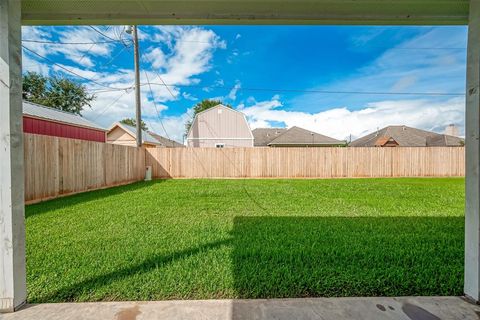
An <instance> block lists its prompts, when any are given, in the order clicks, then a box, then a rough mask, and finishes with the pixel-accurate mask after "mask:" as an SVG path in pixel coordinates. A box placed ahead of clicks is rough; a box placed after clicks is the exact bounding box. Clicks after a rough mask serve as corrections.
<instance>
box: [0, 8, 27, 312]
mask: <svg viewBox="0 0 480 320" xmlns="http://www.w3.org/2000/svg"><path fill="white" fill-rule="evenodd" d="M20 5H21V1H19V0H0V312H12V311H15V310H16V309H17V308H19V307H20V306H22V305H23V304H24V303H25V301H26V275H25V213H24V210H25V209H24V179H23V177H24V173H23V132H22V71H21V69H22V66H21V64H22V53H21V45H20V44H21V20H20V19H21V13H20V11H21V6H20Z"/></svg>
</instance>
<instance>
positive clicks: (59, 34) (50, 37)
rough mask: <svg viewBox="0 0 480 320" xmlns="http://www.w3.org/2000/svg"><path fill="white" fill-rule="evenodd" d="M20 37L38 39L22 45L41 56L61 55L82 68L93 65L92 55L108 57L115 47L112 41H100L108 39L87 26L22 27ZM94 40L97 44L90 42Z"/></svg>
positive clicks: (53, 56)
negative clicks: (56, 27)
mask: <svg viewBox="0 0 480 320" xmlns="http://www.w3.org/2000/svg"><path fill="white" fill-rule="evenodd" d="M115 28H118V27H112V28H110V29H111V30H110V32H113V30H114V29H115ZM47 30H48V31H47ZM107 32H108V31H107ZM112 36H113V35H112ZM22 38H23V39H25V40H34V41H40V42H25V43H24V45H25V46H26V47H27V48H29V49H30V50H32V51H34V52H36V53H37V54H39V55H41V56H44V57H47V58H50V59H52V58H55V57H56V56H59V55H61V56H63V57H64V58H66V59H68V60H70V61H72V62H74V63H75V64H77V65H79V66H81V67H83V68H91V67H94V66H95V65H96V63H95V62H94V61H95V60H94V59H92V58H93V57H108V56H109V55H110V53H111V51H112V50H113V49H114V48H115V44H114V43H101V42H106V41H107V42H108V41H110V40H109V39H107V38H105V37H103V36H102V35H100V34H99V33H97V32H96V31H94V30H93V29H91V28H89V27H63V28H58V29H54V28H49V29H47V27H22ZM42 41H43V42H66V43H82V44H75V45H70V44H52V43H41V42H42ZM94 42H97V44H90V43H94ZM83 43H87V44H83Z"/></svg>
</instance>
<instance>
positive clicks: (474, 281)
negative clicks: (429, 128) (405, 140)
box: [464, 0, 480, 302]
mask: <svg viewBox="0 0 480 320" xmlns="http://www.w3.org/2000/svg"><path fill="white" fill-rule="evenodd" d="M467 56H468V58H467V92H466V113H465V118H466V119H465V142H466V179H465V196H466V204H465V284H464V293H465V295H466V296H467V297H468V298H470V299H472V300H473V301H475V302H478V301H480V170H479V166H480V92H479V89H480V87H479V85H480V0H470V19H469V24H468V52H467Z"/></svg>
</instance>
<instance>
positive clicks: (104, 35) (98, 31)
mask: <svg viewBox="0 0 480 320" xmlns="http://www.w3.org/2000/svg"><path fill="white" fill-rule="evenodd" d="M89 27H90V28H91V29H92V30H94V31H95V32H97V33H98V34H100V35H102V36H103V37H105V38H107V39H109V40H112V41H115V42H121V41H120V40H118V39H113V38H111V37H109V36H107V35H106V34H105V33H103V32H102V31H100V30H98V29H97V28H95V27H94V26H89ZM109 28H110V26H109V27H108V29H109ZM108 29H107V30H108Z"/></svg>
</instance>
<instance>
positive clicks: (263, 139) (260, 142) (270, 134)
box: [252, 128, 287, 147]
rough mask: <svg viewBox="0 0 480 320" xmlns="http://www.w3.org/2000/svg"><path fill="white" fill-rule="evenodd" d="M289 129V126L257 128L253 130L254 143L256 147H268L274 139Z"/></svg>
mask: <svg viewBox="0 0 480 320" xmlns="http://www.w3.org/2000/svg"><path fill="white" fill-rule="evenodd" d="M285 131H287V128H257V129H253V130H252V134H253V138H254V141H253V145H254V146H255V147H266V146H268V144H269V143H270V142H272V140H273V139H275V138H277V137H278V136H279V135H281V134H282V133H284V132H285Z"/></svg>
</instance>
